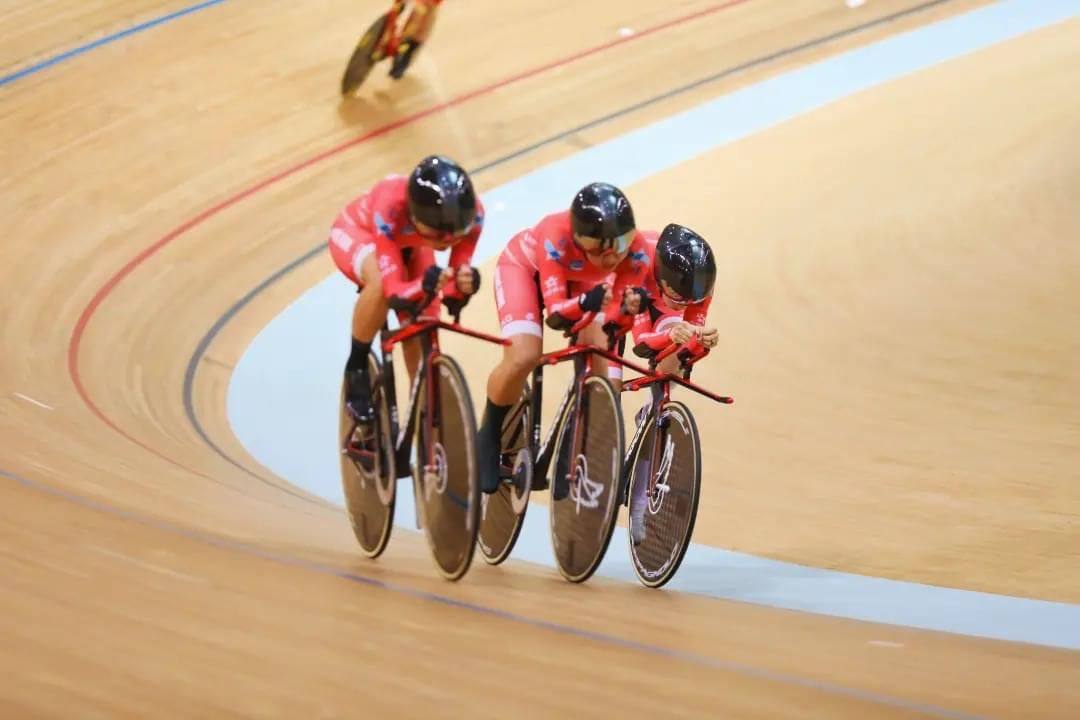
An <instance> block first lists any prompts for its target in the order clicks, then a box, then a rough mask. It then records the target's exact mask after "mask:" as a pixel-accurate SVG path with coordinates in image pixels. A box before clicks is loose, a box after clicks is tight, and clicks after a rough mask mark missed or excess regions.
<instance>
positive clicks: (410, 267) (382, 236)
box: [329, 175, 484, 303]
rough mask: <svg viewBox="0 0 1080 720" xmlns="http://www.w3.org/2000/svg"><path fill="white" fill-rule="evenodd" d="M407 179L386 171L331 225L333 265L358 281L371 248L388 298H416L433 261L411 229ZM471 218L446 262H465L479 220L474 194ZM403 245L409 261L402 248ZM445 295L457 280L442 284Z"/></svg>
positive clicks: (481, 211)
mask: <svg viewBox="0 0 1080 720" xmlns="http://www.w3.org/2000/svg"><path fill="white" fill-rule="evenodd" d="M408 186H409V179H408V178H407V177H405V176H404V175H391V176H389V177H387V178H385V179H383V180H381V181H379V182H378V183H376V184H375V186H374V187H373V188H371V190H370V191H368V192H367V193H365V194H364V195H362V196H360V197H358V198H356V199H355V200H353V201H352V202H350V203H349V204H348V205H346V206H345V208H344V209H342V211H341V212H340V213H339V214H338V216H337V219H336V220H335V221H334V225H333V227H332V228H331V230H330V240H329V245H330V254H331V256H332V257H333V259H334V262H335V264H336V265H337V266H338V269H340V270H341V272H342V273H343V274H344V275H345V276H346V277H348V278H349V279H350V280H352V281H353V282H354V283H356V284H357V285H361V286H362V285H363V281H362V280H361V272H360V267H361V265H362V264H363V262H364V260H365V259H366V258H367V256H368V255H370V254H372V253H374V254H375V256H376V259H377V261H378V267H379V273H380V275H381V276H382V286H383V295H384V296H385V297H387V298H389V299H390V300H391V301H394V300H398V301H404V302H407V303H415V302H416V301H418V300H420V299H421V298H422V297H423V295H424V290H423V285H422V283H423V272H424V270H426V269H427V268H428V267H431V266H432V265H434V264H435V253H434V250H433V249H432V247H431V246H430V245H429V244H428V241H427V240H426V239H425V238H424V237H423V236H421V235H419V234H418V233H417V232H416V229H415V228H414V227H413V226H412V222H411V220H410V219H409V213H408V205H409V201H408ZM476 211H477V214H476V223H475V225H474V226H473V228H472V230H471V231H470V232H469V234H468V235H466V236H465V237H464V238H462V239H461V241H460V242H458V243H457V244H456V245H455V246H454V247H453V249H452V250H451V251H450V267H454V268H457V267H460V266H462V265H468V264H469V263H470V262H471V260H472V255H473V251H474V250H475V249H476V242H477V240H478V239H479V237H480V232H481V231H482V229H483V223H484V206H483V204H482V203H481V202H480V199H479V198H477V200H476ZM403 250H406V251H408V254H409V255H410V257H409V261H408V263H407V264H406V262H405V261H404V259H403V254H402V251H403ZM442 294H443V296H444V297H456V298H460V297H461V292H460V291H459V290H458V289H457V285H456V282H455V281H454V280H451V281H450V282H448V283H447V284H446V285H445V286H444V287H443V292H442Z"/></svg>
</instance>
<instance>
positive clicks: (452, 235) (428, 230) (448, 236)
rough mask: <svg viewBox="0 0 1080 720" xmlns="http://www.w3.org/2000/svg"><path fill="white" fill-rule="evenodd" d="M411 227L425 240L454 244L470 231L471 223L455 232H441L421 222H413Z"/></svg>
mask: <svg viewBox="0 0 1080 720" xmlns="http://www.w3.org/2000/svg"><path fill="white" fill-rule="evenodd" d="M413 228H414V229H415V230H416V234H417V235H419V236H420V237H422V238H424V239H426V240H433V241H435V242H440V243H444V244H454V243H456V242H458V241H459V240H461V239H462V238H463V237H465V236H466V235H468V234H469V233H470V232H472V229H473V223H470V224H469V225H468V226H466V227H464V228H462V229H461V230H458V231H456V232H443V231H442V230H436V229H435V228H433V227H428V226H427V225H425V224H423V223H421V222H414V223H413Z"/></svg>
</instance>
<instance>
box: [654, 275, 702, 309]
mask: <svg viewBox="0 0 1080 720" xmlns="http://www.w3.org/2000/svg"><path fill="white" fill-rule="evenodd" d="M660 294H661V295H663V296H664V300H666V301H667V304H668V305H672V306H674V307H680V308H683V307H686V306H687V305H693V304H694V300H693V298H689V299H688V298H684V297H683V296H681V295H679V293H677V292H675V291H674V290H672V289H671V286H670V285H668V284H667V283H666V282H664V281H663V280H661V281H660Z"/></svg>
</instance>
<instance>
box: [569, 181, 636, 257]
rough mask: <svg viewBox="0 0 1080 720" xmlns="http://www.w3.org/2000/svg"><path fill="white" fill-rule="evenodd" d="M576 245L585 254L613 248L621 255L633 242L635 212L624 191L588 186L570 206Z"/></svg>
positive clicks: (614, 188)
mask: <svg viewBox="0 0 1080 720" xmlns="http://www.w3.org/2000/svg"><path fill="white" fill-rule="evenodd" d="M570 225H571V229H572V230H573V234H574V243H575V244H576V245H577V246H578V247H579V248H581V249H582V250H583V251H585V252H586V253H590V254H600V253H602V252H604V251H606V250H610V249H613V250H614V251H615V252H616V253H618V254H620V255H622V254H624V253H626V251H627V250H629V249H630V243H631V242H632V241H633V239H634V233H635V231H636V226H635V224H634V209H633V208H632V207H630V201H629V200H627V199H626V195H623V192H622V190H620V189H619V188H617V187H615V186H614V185H609V184H608V183H601V182H595V183H590V184H588V185H586V186H585V187H583V188H581V190H579V191H578V194H577V195H575V196H574V202H573V203H571V204H570Z"/></svg>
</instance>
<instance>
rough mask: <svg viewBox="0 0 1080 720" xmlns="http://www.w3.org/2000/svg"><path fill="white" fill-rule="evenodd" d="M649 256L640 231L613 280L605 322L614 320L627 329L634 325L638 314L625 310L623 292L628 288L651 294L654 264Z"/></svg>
mask: <svg viewBox="0 0 1080 720" xmlns="http://www.w3.org/2000/svg"><path fill="white" fill-rule="evenodd" d="M649 257H650V254H649V252H648V248H647V246H646V241H645V237H644V236H643V235H642V233H638V235H637V237H636V238H635V239H634V242H633V243H632V244H631V245H630V250H629V252H628V253H627V256H626V259H625V260H623V263H622V264H621V265H620V268H619V270H618V271H617V273H616V275H615V278H614V281H613V282H612V293H611V294H612V297H611V303H610V304H609V305H608V306H607V307H606V308H605V309H604V320H605V322H614V323H617V324H618V325H619V326H620V327H623V328H627V329H629V328H630V327H632V326H633V325H634V322H635V317H637V316H635V315H628V314H627V313H625V312H623V294H624V293H625V292H626V291H627V290H639V291H643V292H644V293H645V294H646V295H650V294H651V290H650V289H649V280H650V279H652V272H651V267H652V266H651V264H650V260H649ZM648 300H649V298H648V297H646V298H644V299H643V301H644V302H646V303H647V302H648ZM643 314H645V313H644V312H642V313H638V315H643Z"/></svg>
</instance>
